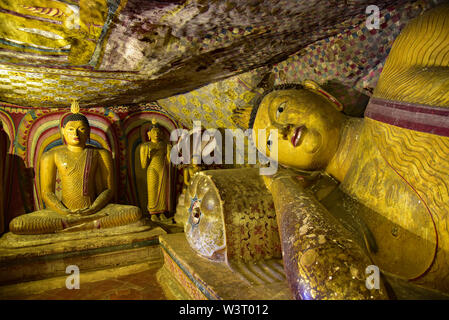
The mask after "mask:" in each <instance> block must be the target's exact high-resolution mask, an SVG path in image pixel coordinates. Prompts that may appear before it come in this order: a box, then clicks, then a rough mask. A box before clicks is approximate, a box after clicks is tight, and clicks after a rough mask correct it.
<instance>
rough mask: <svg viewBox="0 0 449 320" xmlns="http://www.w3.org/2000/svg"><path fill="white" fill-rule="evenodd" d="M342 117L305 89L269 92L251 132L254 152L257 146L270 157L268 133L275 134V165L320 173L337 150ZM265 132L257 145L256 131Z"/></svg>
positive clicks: (328, 104)
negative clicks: (262, 144)
mask: <svg viewBox="0 0 449 320" xmlns="http://www.w3.org/2000/svg"><path fill="white" fill-rule="evenodd" d="M343 119H344V116H343V115H342V114H341V113H340V112H339V111H337V110H336V109H335V108H334V107H333V106H332V105H331V104H330V103H329V102H328V101H327V100H326V99H325V98H323V97H321V96H320V95H318V94H315V93H313V92H312V91H309V90H305V89H291V90H290V89H289V90H278V91H273V92H271V93H269V94H268V95H266V96H265V97H264V98H263V100H262V102H261V104H260V106H259V109H258V111H257V114H256V118H255V122H254V126H253V128H254V130H255V137H254V138H255V141H256V145H257V148H258V149H259V150H260V149H261V148H260V146H261V143H264V144H265V145H266V146H267V147H266V149H267V155H268V156H270V151H269V150H270V146H271V145H272V144H273V143H276V141H272V138H271V135H270V130H271V129H277V130H278V148H277V150H278V162H279V163H280V164H282V165H285V166H288V167H292V168H298V169H302V170H320V169H324V168H325V167H326V166H327V164H328V163H329V161H330V160H331V158H332V156H333V155H334V154H335V151H336V149H337V147H338V143H339V137H340V128H341V124H342V123H343ZM259 129H265V130H266V136H265V139H266V140H265V141H260V142H259V141H257V140H258V134H257V132H258V131H257V130H259Z"/></svg>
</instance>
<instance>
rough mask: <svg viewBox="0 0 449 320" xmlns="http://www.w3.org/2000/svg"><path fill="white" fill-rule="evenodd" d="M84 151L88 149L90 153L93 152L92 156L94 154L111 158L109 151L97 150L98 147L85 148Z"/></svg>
mask: <svg viewBox="0 0 449 320" xmlns="http://www.w3.org/2000/svg"><path fill="white" fill-rule="evenodd" d="M86 149H88V150H92V152H93V154H94V156H100V157H103V158H104V157H109V158H110V157H111V156H112V155H111V152H110V151H109V150H107V149H104V148H98V147H95V146H90V145H89V146H86Z"/></svg>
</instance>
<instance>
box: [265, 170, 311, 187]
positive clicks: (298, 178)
mask: <svg viewBox="0 0 449 320" xmlns="http://www.w3.org/2000/svg"><path fill="white" fill-rule="evenodd" d="M262 179H263V181H264V183H265V186H266V187H267V189H268V190H269V191H270V192H271V186H272V184H273V181H275V180H278V179H292V180H294V181H295V182H296V184H297V185H298V187H300V188H305V187H307V186H308V185H309V184H310V179H309V178H308V177H305V176H304V175H301V174H299V173H298V172H295V171H293V170H290V169H285V168H281V167H279V168H278V171H277V172H276V173H275V174H273V175H271V176H268V175H263V176H262Z"/></svg>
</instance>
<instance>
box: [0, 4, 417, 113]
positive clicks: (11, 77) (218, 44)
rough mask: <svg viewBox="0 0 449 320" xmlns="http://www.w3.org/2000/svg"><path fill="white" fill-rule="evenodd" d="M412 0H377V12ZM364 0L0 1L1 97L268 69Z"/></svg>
mask: <svg viewBox="0 0 449 320" xmlns="http://www.w3.org/2000/svg"><path fill="white" fill-rule="evenodd" d="M412 2H415V1H405V0H396V1H378V2H377V3H376V5H377V6H378V7H379V8H380V9H381V10H384V9H385V8H387V7H388V8H395V7H397V6H401V5H404V4H407V3H412ZM369 4H370V3H369V1H362V0H360V1H344V2H343V1H324V0H317V1H297V0H276V1H273V0H270V1H268V0H252V1H244V2H241V1H233V0H226V1H221V0H220V1H202V0H190V1H189V0H185V1H182V0H181V1H179V0H178V1H168V0H167V1H155V0H154V1H142V0H128V1H125V0H26V1H25V0H16V1H7V0H0V24H1V25H0V101H3V102H6V103H12V104H17V105H22V106H33V107H67V106H68V105H69V104H70V100H71V99H72V98H75V99H77V100H79V103H80V105H81V106H82V107H87V106H95V105H103V106H109V105H121V104H135V103H142V102H149V101H156V100H160V99H164V98H168V97H170V96H173V95H176V94H180V93H185V92H189V91H192V90H195V89H197V88H199V87H201V86H204V85H207V84H209V83H213V82H217V81H220V80H224V79H227V78H230V77H233V76H236V75H238V74H241V73H244V72H248V71H250V70H253V69H258V68H261V67H264V66H273V65H275V64H277V63H279V62H281V61H283V60H285V59H287V58H288V57H289V56H291V55H292V54H294V53H296V52H301V50H304V49H305V48H307V46H309V45H311V44H312V43H315V42H317V41H320V40H323V39H327V38H329V37H334V36H336V35H338V34H340V33H341V32H343V31H344V30H348V28H349V27H350V26H354V25H359V24H360V23H362V22H363V21H364V20H365V19H366V14H365V9H366V6H367V5H369Z"/></svg>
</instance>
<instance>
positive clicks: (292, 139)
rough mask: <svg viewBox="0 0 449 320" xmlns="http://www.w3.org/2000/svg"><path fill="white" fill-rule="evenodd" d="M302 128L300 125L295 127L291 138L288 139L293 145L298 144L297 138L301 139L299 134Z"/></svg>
mask: <svg viewBox="0 0 449 320" xmlns="http://www.w3.org/2000/svg"><path fill="white" fill-rule="evenodd" d="M304 128H305V127H304V126H300V127H297V128H296V129H295V133H294V134H293V136H292V138H291V139H290V141H291V143H292V145H293V146H294V147H297V146H298V144H299V140H300V139H301V135H302V132H303V130H304Z"/></svg>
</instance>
